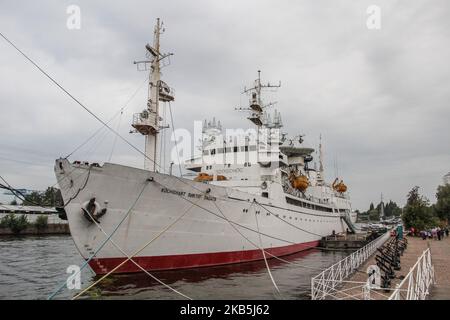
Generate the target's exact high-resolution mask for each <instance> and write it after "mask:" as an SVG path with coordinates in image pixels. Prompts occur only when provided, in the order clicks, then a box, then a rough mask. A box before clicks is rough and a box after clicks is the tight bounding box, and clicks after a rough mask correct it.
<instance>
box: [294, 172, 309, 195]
mask: <svg viewBox="0 0 450 320" xmlns="http://www.w3.org/2000/svg"><path fill="white" fill-rule="evenodd" d="M290 181H291V185H292V187H293V188H294V189H297V190H300V191H301V192H304V191H305V190H306V189H307V188H308V186H309V180H308V177H307V176H305V175H303V174H301V175H299V176H297V175H295V174H292V175H291V177H290Z"/></svg>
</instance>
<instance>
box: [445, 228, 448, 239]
mask: <svg viewBox="0 0 450 320" xmlns="http://www.w3.org/2000/svg"><path fill="white" fill-rule="evenodd" d="M445 235H446V236H447V237H448V227H446V228H445Z"/></svg>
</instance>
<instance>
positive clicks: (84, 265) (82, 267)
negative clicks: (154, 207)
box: [47, 180, 148, 300]
mask: <svg viewBox="0 0 450 320" xmlns="http://www.w3.org/2000/svg"><path fill="white" fill-rule="evenodd" d="M147 185H148V181H147V180H146V181H145V183H144V187H143V188H142V190H141V192H140V193H139V194H138V196H137V198H136V200H135V201H134V202H133V203H132V205H131V207H130V208H129V209H128V211H127V212H126V213H125V215H124V216H123V217H122V219H121V220H120V222H119V223H118V224H117V226H116V227H115V228H114V229H113V231H112V232H111V233H110V235H109V236H108V237H107V238H106V239H105V241H103V242H102V243H101V245H100V246H99V247H98V248H97V249H96V250H95V251H94V253H93V254H92V255H91V256H90V257H89V258H88V259H87V260H86V261H85V262H84V263H83V265H82V266H81V267H80V270H78V271H77V272H76V273H74V274H73V275H72V276H76V275H78V274H79V273H80V272H81V270H83V269H84V268H85V267H86V266H87V265H88V264H89V262H90V261H91V260H92V259H93V258H94V257H95V255H96V254H97V253H98V252H99V251H100V250H101V249H102V248H103V247H104V246H105V244H106V243H107V242H108V241H109V239H111V237H112V236H113V235H114V233H115V232H116V231H117V230H118V229H119V227H120V226H121V225H122V223H123V222H124V221H125V219H126V218H127V217H128V215H129V214H130V213H131V211H132V210H133V208H134V206H135V205H136V203H137V202H138V200H139V199H140V198H141V195H142V194H143V192H144V190H145V187H146V186H147ZM65 285H66V281H64V282H63V283H61V285H60V286H59V287H58V289H57V290H56V291H54V292H53V293H52V294H51V295H49V296H48V298H47V299H48V300H51V299H53V298H54V297H55V296H56V295H57V294H58V293H59V291H61V290H62V289H63V288H64V287H65Z"/></svg>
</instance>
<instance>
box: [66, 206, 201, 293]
mask: <svg viewBox="0 0 450 320" xmlns="http://www.w3.org/2000/svg"><path fill="white" fill-rule="evenodd" d="M200 199H201V198H200ZM200 199H198V200H197V201H200ZM193 206H194V204H192V205H191V206H190V207H189V208H188V209H187V210H186V211H185V212H184V213H183V214H181V215H180V216H179V217H178V218H177V219H175V220H174V221H173V222H172V223H170V224H169V225H168V226H167V227H165V228H164V229H163V230H161V231H160V232H159V233H158V234H157V235H156V236H155V237H153V238H152V239H150V241H148V242H147V243H146V244H144V245H143V246H142V247H141V248H140V249H138V250H137V251H136V252H134V253H133V254H132V255H131V256H130V257H128V258H127V259H125V260H124V261H122V262H121V263H120V264H119V265H117V266H116V267H115V268H113V269H112V270H111V271H109V272H108V273H107V274H105V275H103V276H102V277H101V278H100V279H98V280H97V281H95V282H94V283H92V284H91V285H90V286H88V287H87V288H85V289H83V290H82V291H81V292H79V293H78V294H77V295H75V296H74V297H73V298H72V300H75V299H76V298H78V297H79V296H81V295H82V294H83V293H85V292H86V291H88V290H90V289H91V288H92V287H94V286H95V285H97V284H98V283H99V282H101V281H102V280H103V279H105V278H106V277H108V276H109V275H110V274H112V273H113V272H114V271H116V270H117V269H119V268H120V267H121V266H123V265H124V264H125V263H127V262H128V261H129V260H130V259H131V258H133V257H134V256H136V255H137V254H139V253H140V252H141V251H143V250H144V249H145V248H147V247H148V246H149V245H150V244H151V243H153V242H154V241H155V240H157V239H158V238H159V237H160V236H162V235H163V234H164V233H165V232H166V231H167V230H169V229H170V228H171V227H172V226H174V225H175V224H176V223H177V222H178V221H180V220H181V219H182V218H183V217H184V216H185V215H186V214H187V213H188V212H189V211H190V210H191V208H192V207H193Z"/></svg>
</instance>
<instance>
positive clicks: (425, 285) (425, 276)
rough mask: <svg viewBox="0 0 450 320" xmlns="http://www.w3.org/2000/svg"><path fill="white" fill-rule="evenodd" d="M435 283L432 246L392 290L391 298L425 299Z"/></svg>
mask: <svg viewBox="0 0 450 320" xmlns="http://www.w3.org/2000/svg"><path fill="white" fill-rule="evenodd" d="M434 283H435V275H434V266H433V263H432V261H431V251H430V248H428V249H426V250H425V251H424V252H423V253H422V255H421V256H420V257H419V259H418V260H417V262H416V263H415V264H414V266H413V267H412V268H411V269H410V270H409V272H408V274H407V275H406V277H405V278H404V279H403V280H402V282H400V283H399V284H398V285H397V286H396V288H395V290H394V291H393V292H392V294H391V296H390V297H389V300H425V298H426V297H427V296H428V294H429V291H430V287H431V285H433V284H434Z"/></svg>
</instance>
